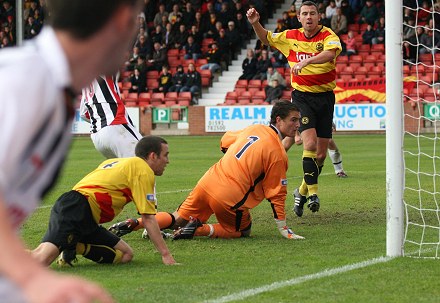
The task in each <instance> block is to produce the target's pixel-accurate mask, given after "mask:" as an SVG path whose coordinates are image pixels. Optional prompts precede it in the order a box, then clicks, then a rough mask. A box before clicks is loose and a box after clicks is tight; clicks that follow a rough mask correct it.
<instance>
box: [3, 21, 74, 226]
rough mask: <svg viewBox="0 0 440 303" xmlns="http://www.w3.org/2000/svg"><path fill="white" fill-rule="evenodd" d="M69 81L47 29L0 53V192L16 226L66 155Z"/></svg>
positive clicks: (35, 203) (49, 183)
mask: <svg viewBox="0 0 440 303" xmlns="http://www.w3.org/2000/svg"><path fill="white" fill-rule="evenodd" d="M70 83H71V77H70V68H69V65H68V61H67V58H66V56H65V54H64V52H63V50H62V48H61V45H60V44H59V42H58V40H57V38H56V36H55V33H54V31H53V29H52V28H50V27H48V26H45V27H44V28H43V30H42V31H41V33H40V34H39V35H38V36H37V37H36V38H35V39H34V40H31V41H30V42H28V43H27V44H25V45H24V46H23V47H19V48H11V49H6V50H3V51H2V52H1V53H0V93H1V98H0V194H1V195H2V196H3V197H4V199H5V200H6V204H7V208H8V211H9V214H10V218H11V219H12V222H13V225H14V226H15V227H16V228H18V227H19V226H20V225H21V223H22V222H23V221H24V220H25V219H26V218H27V217H28V216H29V215H30V214H31V213H32V212H33V211H34V210H35V208H36V207H37V206H38V204H39V203H40V201H41V198H42V197H43V195H44V194H45V193H46V192H47V190H48V189H50V188H51V186H52V185H53V184H54V182H55V179H56V177H57V175H58V172H59V170H60V168H61V165H62V163H63V160H64V157H65V155H66V153H67V150H68V147H69V144H70V140H71V127H72V126H71V124H72V118H73V117H72V115H73V111H70V110H68V107H67V106H66V101H65V88H66V87H69V86H70ZM69 108H70V109H72V104H70V106H69Z"/></svg>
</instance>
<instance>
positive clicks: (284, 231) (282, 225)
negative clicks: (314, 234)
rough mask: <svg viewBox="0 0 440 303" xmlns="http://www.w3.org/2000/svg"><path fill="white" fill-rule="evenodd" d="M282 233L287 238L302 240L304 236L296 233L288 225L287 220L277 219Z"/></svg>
mask: <svg viewBox="0 0 440 303" xmlns="http://www.w3.org/2000/svg"><path fill="white" fill-rule="evenodd" d="M275 222H276V224H277V227H278V231H279V232H280V234H281V235H282V236H283V237H284V238H286V239H292V240H302V239H305V238H304V237H302V236H300V235H297V234H295V233H294V232H293V231H292V230H291V229H290V228H289V227H288V226H287V225H286V221H285V220H278V219H275Z"/></svg>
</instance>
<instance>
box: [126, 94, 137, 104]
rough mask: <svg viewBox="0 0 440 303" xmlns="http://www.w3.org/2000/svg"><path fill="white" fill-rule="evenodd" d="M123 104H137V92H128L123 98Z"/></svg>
mask: <svg viewBox="0 0 440 303" xmlns="http://www.w3.org/2000/svg"><path fill="white" fill-rule="evenodd" d="M124 103H125V106H137V105H138V94H137V93H128V95H127V97H125V100H124Z"/></svg>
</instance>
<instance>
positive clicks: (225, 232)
mask: <svg viewBox="0 0 440 303" xmlns="http://www.w3.org/2000/svg"><path fill="white" fill-rule="evenodd" d="M299 119H300V114H299V111H298V108H297V107H296V106H295V105H294V104H292V103H291V102H290V101H279V102H277V103H275V104H274V106H273V108H272V112H271V118H270V125H268V126H266V125H260V124H257V125H252V126H249V127H247V128H245V129H243V130H241V131H238V132H226V133H225V135H224V136H223V137H222V139H221V149H222V151H223V152H225V155H224V156H223V157H222V158H221V159H220V160H219V161H218V162H217V163H215V164H214V165H213V166H211V168H210V169H209V170H208V171H207V172H206V173H205V175H204V176H203V177H202V178H201V179H200V180H199V182H198V183H197V185H196V187H195V188H194V189H193V191H192V192H191V193H190V194H189V195H188V197H187V198H186V199H185V201H184V202H183V203H182V204H181V205H180V206H179V208H178V209H177V211H175V212H174V213H173V214H169V213H165V212H160V213H158V214H157V215H156V219H157V221H158V223H159V226H160V227H161V229H167V228H172V229H175V230H176V231H175V232H174V235H173V239H174V240H178V239H191V238H193V237H194V236H205V237H210V238H239V237H246V236H249V235H250V233H251V226H252V218H251V214H250V209H252V208H254V207H256V206H257V205H258V204H260V203H261V202H262V201H263V200H264V199H267V200H268V201H269V203H270V207H271V209H272V212H273V216H274V219H275V223H276V226H277V228H278V230H279V232H280V233H281V235H282V236H283V237H285V238H288V239H304V238H303V237H301V236H299V235H297V234H295V233H293V231H292V230H291V229H289V228H288V227H287V224H286V214H285V201H286V195H287V179H286V171H287V167H288V158H287V154H286V151H285V149H284V147H283V144H282V139H283V138H284V137H286V136H295V132H296V131H297V129H298V128H299V123H300V122H299ZM213 214H214V215H215V216H216V218H217V222H218V223H214V224H206V222H207V221H208V219H209V218H210V217H211V215H213ZM134 221H135V222H138V221H139V220H134ZM132 223H133V219H129V220H127V221H125V222H120V223H118V224H115V225H113V226H112V227H111V228H110V229H111V230H113V231H114V232H115V233H116V234H118V235H123V234H125V233H128V232H131V231H132V230H136V229H139V228H141V224H139V225H138V226H137V227H136V226H135V225H136V224H132ZM179 227H180V228H179ZM177 228H179V229H177Z"/></svg>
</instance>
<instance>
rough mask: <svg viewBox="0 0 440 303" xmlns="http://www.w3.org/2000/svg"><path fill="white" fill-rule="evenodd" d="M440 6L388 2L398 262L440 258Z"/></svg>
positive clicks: (391, 224) (389, 163) (391, 184)
mask: <svg viewBox="0 0 440 303" xmlns="http://www.w3.org/2000/svg"><path fill="white" fill-rule="evenodd" d="M437 2H438V1H436V0H428V6H419V5H418V3H420V2H419V1H416V0H413V1H412V2H411V1H403V0H399V1H385V20H386V27H385V31H386V34H385V55H386V105H387V120H386V200H387V201H386V219H387V231H386V254H387V256H390V257H396V256H408V257H419V258H435V259H440V24H439V23H440V3H437ZM404 3H407V5H408V6H404ZM436 3H437V6H435V4H436ZM404 16H405V17H404ZM411 16H413V17H411ZM410 20H411V21H410ZM436 22H437V24H436ZM437 168H438V169H437Z"/></svg>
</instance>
